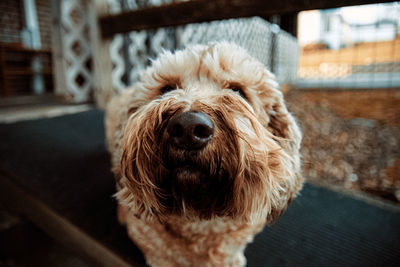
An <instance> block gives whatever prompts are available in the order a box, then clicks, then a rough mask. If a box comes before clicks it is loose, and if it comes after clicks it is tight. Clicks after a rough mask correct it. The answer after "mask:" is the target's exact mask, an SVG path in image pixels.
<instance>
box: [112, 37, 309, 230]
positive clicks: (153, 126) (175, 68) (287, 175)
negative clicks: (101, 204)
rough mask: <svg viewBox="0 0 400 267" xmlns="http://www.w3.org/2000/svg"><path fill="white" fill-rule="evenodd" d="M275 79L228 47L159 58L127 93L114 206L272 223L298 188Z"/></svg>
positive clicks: (293, 138)
mask: <svg viewBox="0 0 400 267" xmlns="http://www.w3.org/2000/svg"><path fill="white" fill-rule="evenodd" d="M277 87H278V85H277V83H276V82H275V80H274V77H273V75H272V74H271V73H270V72H268V71H267V70H266V69H265V68H264V66H263V65H262V64H261V63H259V62H258V61H257V60H255V59H254V58H252V57H250V56H249V55H248V54H247V53H246V51H245V50H243V49H241V48H239V47H237V46H236V45H233V44H228V43H215V44H211V45H209V46H194V47H191V48H187V49H186V50H183V51H178V52H176V53H174V54H172V53H170V52H164V53H163V54H162V55H161V56H160V57H159V58H158V59H157V60H155V61H154V62H153V64H152V66H151V67H149V68H148V69H147V70H146V71H145V72H144V73H143V75H142V76H141V79H140V82H138V83H137V84H136V85H135V86H134V88H133V89H134V90H135V96H134V98H135V99H134V100H133V101H132V103H133V104H132V106H131V107H130V108H129V113H130V114H129V119H128V122H127V125H126V127H125V131H124V136H123V147H122V149H123V151H122V160H121V175H122V176H125V177H126V179H125V184H124V189H123V190H121V191H120V192H119V193H118V194H117V197H118V198H119V199H120V201H123V202H125V203H127V204H129V205H130V206H131V209H133V211H134V212H135V213H136V214H137V215H138V216H156V217H157V218H158V219H160V220H163V219H165V218H167V217H168V216H182V217H184V218H187V219H188V220H191V219H209V218H214V217H232V218H234V219H237V220H243V221H247V222H255V221H257V222H259V221H260V220H265V218H267V221H268V222H271V221H273V220H274V219H275V218H276V217H277V216H278V215H279V214H280V213H281V212H282V211H284V210H285V208H286V207H287V205H288V203H289V202H290V200H291V199H292V198H293V197H294V196H295V194H296V193H297V192H298V190H299V189H300V188H301V184H302V178H301V176H300V156H299V148H300V141H301V133H300V131H299V129H298V127H297V125H296V123H295V121H294V119H293V118H292V116H291V115H290V114H289V113H288V111H287V109H286V106H285V104H284V101H283V96H282V93H281V92H280V91H279V90H278V89H277Z"/></svg>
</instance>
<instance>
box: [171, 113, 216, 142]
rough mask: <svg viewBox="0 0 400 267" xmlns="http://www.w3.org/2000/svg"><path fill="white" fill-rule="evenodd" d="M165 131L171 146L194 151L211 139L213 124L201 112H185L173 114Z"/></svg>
mask: <svg viewBox="0 0 400 267" xmlns="http://www.w3.org/2000/svg"><path fill="white" fill-rule="evenodd" d="M167 131H168V134H169V138H170V142H171V143H172V145H174V146H176V147H179V148H182V149H186V150H195V149H200V148H203V147H204V146H205V145H206V144H207V143H208V142H209V141H210V140H211V139H212V136H213V134H214V124H213V123H212V121H211V120H210V118H209V117H208V116H207V115H206V114H204V113H203V112H198V111H187V112H183V113H179V114H175V115H174V116H173V117H172V118H171V119H170V121H169V122H168V126H167Z"/></svg>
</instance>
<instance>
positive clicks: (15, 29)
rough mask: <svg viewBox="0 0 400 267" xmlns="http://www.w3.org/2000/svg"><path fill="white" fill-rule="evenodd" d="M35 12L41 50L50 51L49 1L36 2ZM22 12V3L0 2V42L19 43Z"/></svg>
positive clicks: (13, 0)
mask: <svg viewBox="0 0 400 267" xmlns="http://www.w3.org/2000/svg"><path fill="white" fill-rule="evenodd" d="M35 2H36V12H37V17H38V22H39V30H40V41H41V43H42V49H46V50H50V49H51V6H50V0H36V1H35ZM23 21H24V10H23V4H22V1H19V0H1V1H0V42H1V43H19V42H22V40H21V30H22V29H23V27H24V24H23Z"/></svg>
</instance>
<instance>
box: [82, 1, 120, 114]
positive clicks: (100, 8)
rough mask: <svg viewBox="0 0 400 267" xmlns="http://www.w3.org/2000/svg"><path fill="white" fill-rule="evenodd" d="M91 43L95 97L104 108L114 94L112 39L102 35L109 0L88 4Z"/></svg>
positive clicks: (98, 104)
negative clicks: (103, 19)
mask: <svg viewBox="0 0 400 267" xmlns="http://www.w3.org/2000/svg"><path fill="white" fill-rule="evenodd" d="M88 9H89V25H90V43H91V47H92V52H93V63H94V64H93V66H94V68H93V79H94V81H93V84H94V97H95V101H96V104H97V106H98V107H99V108H102V109H104V108H105V106H106V104H107V103H108V101H109V100H110V99H111V98H112V96H113V95H114V88H113V85H112V63H111V59H110V42H111V39H103V38H102V37H101V29H100V27H99V20H98V18H99V17H100V16H105V15H108V5H107V0H91V1H90V2H89V4H88Z"/></svg>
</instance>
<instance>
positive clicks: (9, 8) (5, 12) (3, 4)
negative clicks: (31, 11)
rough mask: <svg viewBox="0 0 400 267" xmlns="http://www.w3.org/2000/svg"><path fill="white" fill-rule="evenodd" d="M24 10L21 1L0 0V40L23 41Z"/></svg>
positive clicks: (7, 41)
mask: <svg viewBox="0 0 400 267" xmlns="http://www.w3.org/2000/svg"><path fill="white" fill-rule="evenodd" d="M22 10H23V9H22V4H21V1H16V0H1V1H0V42H2V43H19V42H21V34H20V32H21V29H22Z"/></svg>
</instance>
